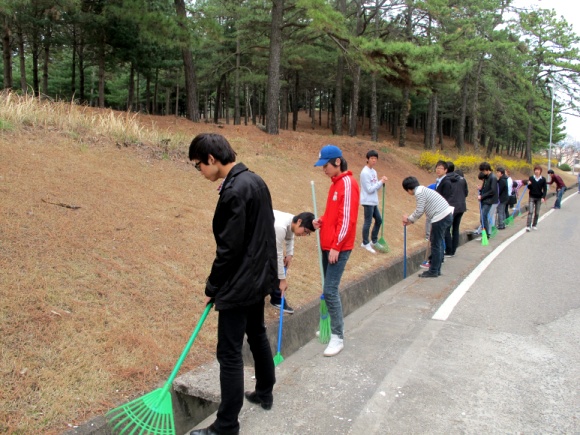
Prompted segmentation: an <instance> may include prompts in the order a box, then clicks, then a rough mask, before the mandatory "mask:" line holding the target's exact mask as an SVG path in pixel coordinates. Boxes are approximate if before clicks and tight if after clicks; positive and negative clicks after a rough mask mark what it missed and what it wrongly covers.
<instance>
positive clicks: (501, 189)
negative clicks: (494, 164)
mask: <svg viewBox="0 0 580 435" xmlns="http://www.w3.org/2000/svg"><path fill="white" fill-rule="evenodd" d="M495 173H496V175H497V192H498V200H499V205H498V207H497V229H498V230H505V223H504V220H505V217H506V216H505V211H506V205H507V203H508V199H509V192H510V190H511V189H508V176H507V175H506V173H505V168H502V167H501V166H499V167H498V168H497V169H496V170H495Z"/></svg>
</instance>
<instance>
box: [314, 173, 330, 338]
mask: <svg viewBox="0 0 580 435" xmlns="http://www.w3.org/2000/svg"><path fill="white" fill-rule="evenodd" d="M310 186H311V187H312V203H313V204H314V218H315V219H316V218H318V212H317V211H316V192H315V191H314V181H311V182H310ZM316 240H317V242H318V265H319V266H320V279H321V281H322V294H321V295H320V323H319V329H318V341H320V342H321V343H328V342H329V341H330V316H329V315H328V307H327V306H326V301H325V300H324V267H322V246H321V245H320V231H316Z"/></svg>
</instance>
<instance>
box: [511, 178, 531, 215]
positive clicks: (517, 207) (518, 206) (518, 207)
mask: <svg viewBox="0 0 580 435" xmlns="http://www.w3.org/2000/svg"><path fill="white" fill-rule="evenodd" d="M526 190H528V186H527V185H526V187H524V191H523V192H522V194H521V195H520V199H519V200H518V205H516V208H515V210H514V212H513V214H512V216H513V217H515V215H516V211H518V210H519V209H520V202H522V199H524V195H525V194H526Z"/></svg>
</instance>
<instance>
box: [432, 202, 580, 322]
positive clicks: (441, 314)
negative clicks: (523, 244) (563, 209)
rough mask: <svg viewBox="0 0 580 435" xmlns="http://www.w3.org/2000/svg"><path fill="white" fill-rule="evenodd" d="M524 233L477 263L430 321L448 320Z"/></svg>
mask: <svg viewBox="0 0 580 435" xmlns="http://www.w3.org/2000/svg"><path fill="white" fill-rule="evenodd" d="M573 196H574V195H570V196H568V197H567V198H563V199H562V203H564V202H566V201H568V200H569V199H570V198H572V197H573ZM553 212H554V209H551V210H550V211H548V212H546V213H544V215H543V216H541V217H540V219H539V220H538V222H541V221H543V220H544V219H545V218H547V217H548V216H550V215H551V214H552V213H553ZM525 232H526V229H525V228H523V229H521V230H520V231H518V232H517V233H515V234H514V235H513V236H511V237H510V238H509V239H507V240H506V241H505V242H503V243H502V244H501V245H499V246H498V247H497V248H496V249H494V250H493V251H492V252H491V253H490V254H489V255H488V256H487V257H485V258H484V259H483V260H482V262H481V263H479V264H478V265H477V267H476V268H475V269H473V272H471V273H470V274H469V275H467V277H466V278H465V279H464V280H463V281H462V282H461V284H459V285H458V286H457V288H456V289H455V290H453V293H451V294H450V295H449V296H448V297H447V299H445V302H443V304H442V305H441V306H440V307H439V309H438V310H437V311H436V312H435V314H434V315H433V317H432V319H433V320H443V321H445V320H447V319H448V318H449V316H450V315H451V312H452V311H453V309H454V308H455V307H456V305H457V304H458V303H459V301H460V300H461V298H462V297H463V296H464V295H465V293H467V292H468V291H469V289H470V288H471V286H472V285H473V283H474V282H475V281H477V279H478V278H479V277H480V276H481V274H482V273H483V272H484V271H485V269H487V267H488V266H489V265H490V264H491V262H492V261H493V260H495V259H496V257H497V256H498V255H499V254H501V253H502V252H503V250H504V249H505V248H507V247H508V246H509V245H511V244H512V243H513V242H514V241H515V240H517V239H518V238H519V237H521V236H522V235H523V234H524V233H525Z"/></svg>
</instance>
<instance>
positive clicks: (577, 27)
mask: <svg viewBox="0 0 580 435" xmlns="http://www.w3.org/2000/svg"><path fill="white" fill-rule="evenodd" d="M534 5H535V6H538V7H540V8H542V9H555V10H556V13H557V14H558V16H563V17H564V18H565V19H566V21H567V22H568V23H569V24H571V25H572V26H573V28H574V33H576V34H577V35H580V0H515V1H514V6H517V7H526V6H534ZM557 95H558V93H556V98H557ZM566 133H568V134H569V135H570V136H573V137H574V138H576V139H577V140H580V117H577V116H568V117H567V120H566Z"/></svg>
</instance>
